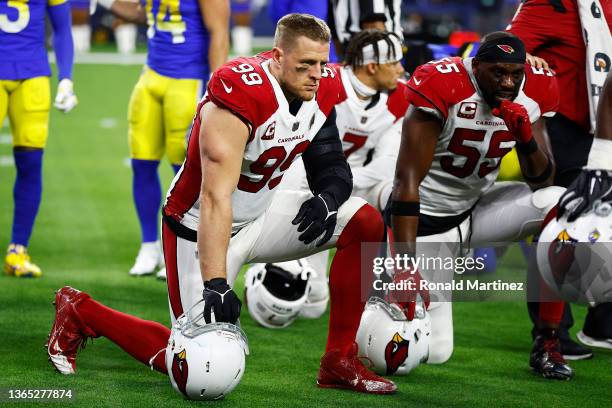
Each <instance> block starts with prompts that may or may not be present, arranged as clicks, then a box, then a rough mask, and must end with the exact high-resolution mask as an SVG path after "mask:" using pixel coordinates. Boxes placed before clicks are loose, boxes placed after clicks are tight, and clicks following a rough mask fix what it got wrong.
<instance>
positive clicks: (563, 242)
mask: <svg viewBox="0 0 612 408" xmlns="http://www.w3.org/2000/svg"><path fill="white" fill-rule="evenodd" d="M577 242H578V240H576V239H574V238H572V237H571V236H570V235H569V234H568V232H567V230H563V231H561V232H560V233H559V235H557V238H555V240H554V241H553V242H551V243H550V247H549V248H548V260H549V261H550V269H551V271H552V275H553V278H554V279H555V282H556V283H557V284H558V285H562V284H563V283H565V281H566V280H567V278H568V277H567V275H568V273H569V270H570V268H571V266H572V263H573V262H574V251H575V250H576V245H575V244H576V243H577Z"/></svg>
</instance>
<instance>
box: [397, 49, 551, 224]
mask: <svg viewBox="0 0 612 408" xmlns="http://www.w3.org/2000/svg"><path fill="white" fill-rule="evenodd" d="M408 88H409V91H408V95H409V99H410V103H411V104H412V105H413V106H414V107H415V108H416V109H421V110H423V111H426V112H428V113H431V114H433V115H435V116H437V117H438V118H440V119H441V120H442V122H443V128H442V131H441V133H440V136H439V138H438V143H437V145H436V150H435V153H434V158H433V161H432V164H431V168H430V169H429V172H428V173H427V175H426V176H425V178H424V179H423V181H422V182H421V185H420V187H419V194H420V202H421V212H422V213H424V214H427V215H431V216H437V217H446V216H454V215H459V214H462V213H464V212H466V211H468V210H470V209H471V208H472V207H473V206H474V205H475V204H476V202H477V201H478V199H479V198H480V196H481V195H482V193H483V192H485V191H486V190H488V189H489V188H490V187H491V186H492V185H493V183H494V182H495V180H496V179H497V174H498V173H499V165H500V162H501V159H502V157H503V156H504V155H506V154H507V153H508V152H510V151H511V150H512V147H513V146H514V145H515V144H516V142H515V139H514V137H513V135H512V134H511V133H510V132H509V131H508V128H507V127H506V124H505V122H504V121H503V120H502V119H501V118H498V117H496V116H493V114H492V113H491V107H489V105H488V104H487V103H486V102H485V100H484V98H483V97H482V94H481V92H480V90H479V88H478V84H477V82H476V79H475V78H474V75H473V73H472V59H471V58H467V59H463V60H462V59H461V58H459V57H455V58H444V59H442V60H439V61H432V62H429V63H427V64H424V65H422V66H420V67H419V68H418V69H417V70H416V71H415V73H414V75H413V76H412V77H411V79H410V81H409V82H408ZM514 102H516V103H519V104H521V105H523V106H524V107H525V108H526V109H527V112H528V113H529V119H530V121H531V123H534V122H536V121H537V120H538V119H539V118H540V117H541V116H553V115H554V113H555V110H556V108H557V106H558V104H559V90H558V87H557V81H556V79H555V77H554V76H553V74H552V73H551V72H550V71H547V70H538V69H536V68H535V67H532V66H531V65H525V76H524V79H523V83H522V84H521V88H520V91H519V94H518V96H517V97H516V98H515V99H514Z"/></svg>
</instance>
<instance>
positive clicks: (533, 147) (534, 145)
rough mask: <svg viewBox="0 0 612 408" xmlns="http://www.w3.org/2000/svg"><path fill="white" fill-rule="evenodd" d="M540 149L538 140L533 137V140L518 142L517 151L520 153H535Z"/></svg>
mask: <svg viewBox="0 0 612 408" xmlns="http://www.w3.org/2000/svg"><path fill="white" fill-rule="evenodd" d="M537 150H538V142H536V140H535V138H533V137H532V138H531V140H530V141H529V142H527V143H520V142H518V143H517V144H516V151H517V152H519V153H520V154H531V153H535V152H536V151H537Z"/></svg>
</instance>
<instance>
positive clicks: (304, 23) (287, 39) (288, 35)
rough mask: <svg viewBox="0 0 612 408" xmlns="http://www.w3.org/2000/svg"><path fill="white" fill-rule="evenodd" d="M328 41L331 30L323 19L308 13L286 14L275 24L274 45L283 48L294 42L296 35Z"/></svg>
mask: <svg viewBox="0 0 612 408" xmlns="http://www.w3.org/2000/svg"><path fill="white" fill-rule="evenodd" d="M302 36H303V37H306V38H308V39H310V40H313V41H320V42H326V43H328V42H329V40H330V39H331V31H330V30H329V27H328V26H327V24H325V21H323V20H321V19H320V18H317V17H315V16H313V15H310V14H299V13H293V14H287V15H286V16H284V17H283V18H281V19H280V20H278V23H277V24H276V32H275V33H274V46H275V47H279V48H283V47H286V46H287V45H289V44H292V43H293V42H295V40H296V39H297V38H298V37H302Z"/></svg>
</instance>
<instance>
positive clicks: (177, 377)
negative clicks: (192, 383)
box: [172, 350, 189, 396]
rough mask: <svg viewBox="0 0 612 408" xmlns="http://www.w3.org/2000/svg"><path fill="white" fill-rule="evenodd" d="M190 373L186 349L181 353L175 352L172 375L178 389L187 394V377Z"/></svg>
mask: <svg viewBox="0 0 612 408" xmlns="http://www.w3.org/2000/svg"><path fill="white" fill-rule="evenodd" d="M188 375H189V366H188V365H187V352H186V351H185V350H183V351H181V352H180V353H174V358H173V359H172V376H173V377H174V381H175V382H176V386H177V387H178V389H179V390H180V391H181V392H182V393H183V394H184V395H185V396H187V391H186V388H187V377H188Z"/></svg>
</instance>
